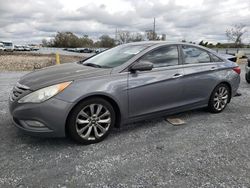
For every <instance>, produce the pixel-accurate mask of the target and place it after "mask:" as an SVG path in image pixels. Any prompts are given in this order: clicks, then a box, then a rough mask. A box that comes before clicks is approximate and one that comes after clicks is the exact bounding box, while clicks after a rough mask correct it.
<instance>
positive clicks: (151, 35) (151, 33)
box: [146, 30, 157, 40]
mask: <svg viewBox="0 0 250 188" xmlns="http://www.w3.org/2000/svg"><path fill="white" fill-rule="evenodd" d="M146 36H147V39H148V40H156V39H157V34H156V33H155V32H154V31H153V30H147V31H146Z"/></svg>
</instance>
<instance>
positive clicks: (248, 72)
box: [245, 59, 250, 84]
mask: <svg viewBox="0 0 250 188" xmlns="http://www.w3.org/2000/svg"><path fill="white" fill-rule="evenodd" d="M245 78H246V81H247V83H249V84H250V59H247V64H246V75H245Z"/></svg>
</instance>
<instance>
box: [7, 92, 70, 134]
mask: <svg viewBox="0 0 250 188" xmlns="http://www.w3.org/2000/svg"><path fill="white" fill-rule="evenodd" d="M73 106H74V104H73V103H69V102H65V101H63V100H59V99H57V98H55V97H54V98H51V99H49V100H47V101H45V102H42V103H39V104H34V103H25V104H19V103H18V102H17V101H14V102H13V101H11V100H9V110H10V114H11V115H12V117H13V122H14V124H15V125H16V127H18V128H19V129H20V130H22V131H23V132H25V133H27V134H29V135H34V136H45V137H65V125H66V120H67V116H68V114H69V112H70V110H71V108H72V107H73ZM29 122H37V124H40V125H42V126H41V127H39V126H38V127H36V126H30V123H29Z"/></svg>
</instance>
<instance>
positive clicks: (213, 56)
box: [210, 54, 223, 62]
mask: <svg viewBox="0 0 250 188" xmlns="http://www.w3.org/2000/svg"><path fill="white" fill-rule="evenodd" d="M210 56H211V58H212V60H213V62H223V61H222V60H221V59H220V58H219V57H217V56H216V55H214V54H210Z"/></svg>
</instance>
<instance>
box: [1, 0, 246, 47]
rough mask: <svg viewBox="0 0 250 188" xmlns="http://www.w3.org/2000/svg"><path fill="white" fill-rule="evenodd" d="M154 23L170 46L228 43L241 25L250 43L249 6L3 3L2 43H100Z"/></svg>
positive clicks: (139, 0)
mask: <svg viewBox="0 0 250 188" xmlns="http://www.w3.org/2000/svg"><path fill="white" fill-rule="evenodd" d="M154 17H155V18H156V32H157V33H158V34H163V33H165V34H166V36H167V37H166V38H167V40H169V41H180V40H182V39H185V40H187V41H195V42H198V41H200V40H202V39H203V40H206V41H211V42H215V41H219V42H227V39H226V36H225V30H226V28H228V27H231V26H232V25H233V24H237V23H243V24H245V25H246V26H247V27H248V31H249V32H248V33H247V34H246V35H245V40H244V42H248V43H249V42H250V0H204V1H202V0H9V1H7V0H0V41H1V40H3V41H4V40H11V41H14V42H15V43H31V42H33V43H40V42H41V40H42V39H43V38H47V39H49V38H50V37H52V36H54V35H55V34H56V32H57V31H71V32H74V33H76V34H77V35H78V36H82V35H84V34H87V35H89V36H90V37H93V38H94V39H98V37H100V36H101V35H102V34H109V35H111V36H114V34H115V30H116V28H117V29H118V30H126V31H131V32H140V31H141V32H142V31H145V30H149V29H152V28H153V18H154Z"/></svg>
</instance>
